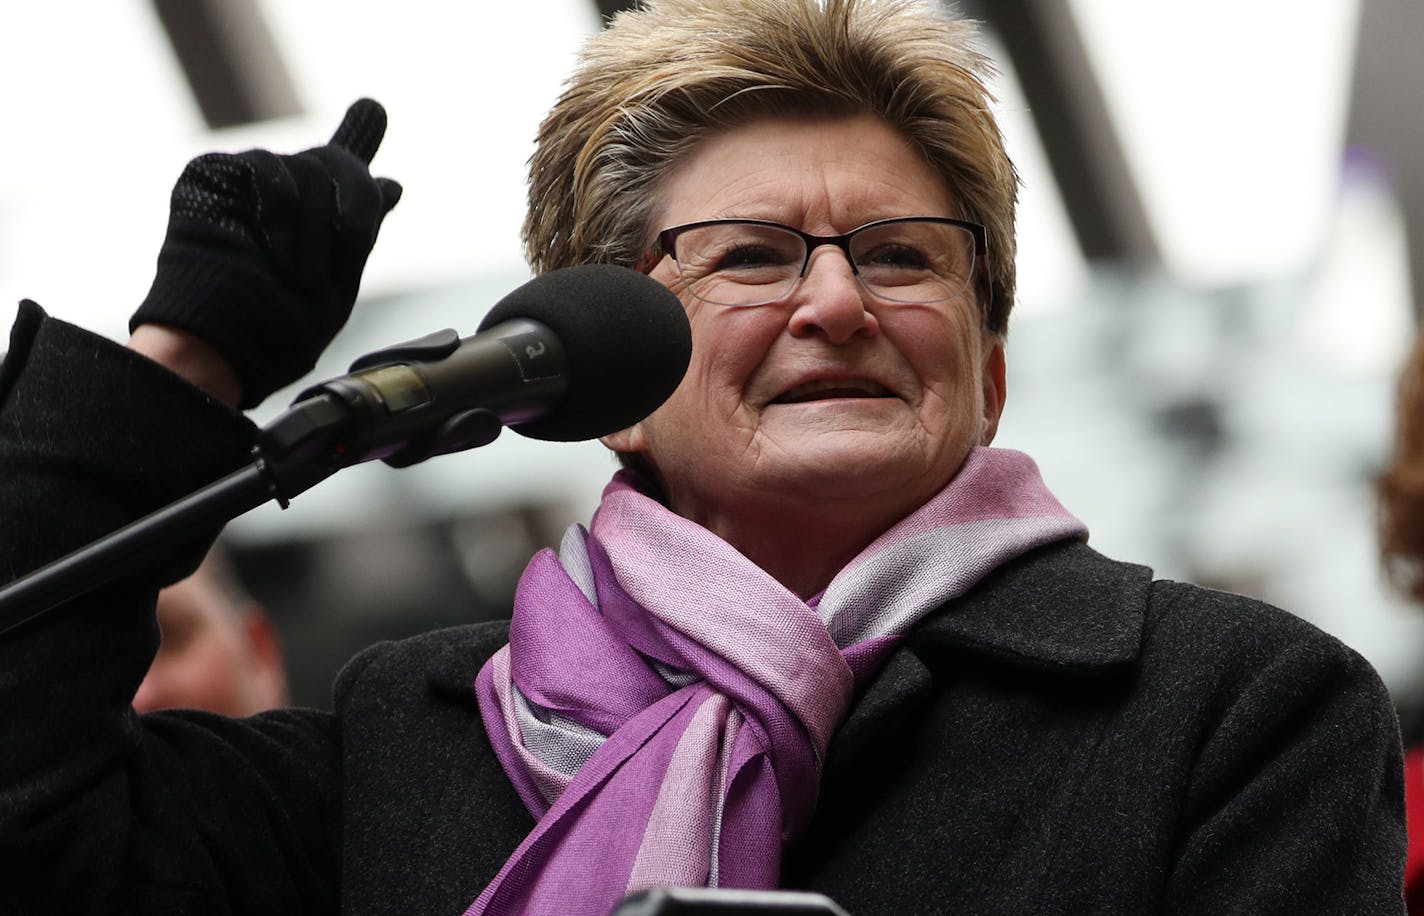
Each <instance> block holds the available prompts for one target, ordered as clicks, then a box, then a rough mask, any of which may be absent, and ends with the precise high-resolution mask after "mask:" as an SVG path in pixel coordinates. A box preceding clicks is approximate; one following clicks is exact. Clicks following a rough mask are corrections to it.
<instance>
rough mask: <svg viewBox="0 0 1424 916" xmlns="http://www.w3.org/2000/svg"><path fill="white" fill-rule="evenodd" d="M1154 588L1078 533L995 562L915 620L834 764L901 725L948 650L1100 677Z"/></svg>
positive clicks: (1137, 636)
mask: <svg viewBox="0 0 1424 916" xmlns="http://www.w3.org/2000/svg"><path fill="white" fill-rule="evenodd" d="M1151 586H1152V572H1151V570H1149V569H1148V568H1147V567H1145V566H1136V565H1132V564H1129V563H1119V562H1115V561H1113V560H1109V559H1107V558H1106V557H1104V556H1102V555H1101V554H1099V553H1098V552H1097V551H1095V550H1093V549H1091V548H1089V547H1088V546H1087V545H1086V544H1084V543H1082V542H1081V541H1063V542H1059V543H1057V544H1052V545H1049V546H1047V547H1044V548H1041V549H1039V550H1036V551H1033V552H1032V553H1029V554H1027V555H1025V556H1023V557H1020V558H1019V559H1017V560H1015V561H1013V562H1012V563H1009V564H1007V565H1005V566H1003V567H1001V568H1000V569H997V570H995V571H994V572H993V573H991V574H990V575H989V576H988V577H987V578H986V579H984V580H983V581H982V582H980V583H979V584H978V585H977V586H975V587H974V588H973V589H971V590H970V591H969V593H968V594H966V595H965V596H964V597H962V598H960V599H958V600H956V601H952V602H950V603H949V604H947V605H946V606H945V607H943V608H941V609H940V610H939V611H937V612H935V613H934V614H932V615H930V616H929V617H928V618H926V619H925V620H924V621H922V622H921V623H920V624H919V626H917V627H916V628H915V629H914V630H913V631H912V632H911V633H910V635H909V636H908V637H907V639H906V640H905V644H904V645H903V646H902V647H901V648H900V649H899V650H898V651H896V652H893V653H891V655H890V658H889V659H888V660H887V662H886V664H885V667H884V668H883V669H882V670H881V671H880V673H879V674H878V675H877V676H876V678H875V679H874V680H873V681H872V682H871V684H870V686H869V687H868V688H867V689H866V690H865V692H864V693H863V694H862V695H861V696H860V697H859V698H858V699H857V701H856V703H855V705H854V706H852V707H851V712H850V716H849V717H848V718H847V719H846V721H845V722H844V723H843V724H842V726H841V728H840V730H839V731H838V732H837V734H836V740H835V742H834V743H833V744H832V746H831V748H832V753H831V759H828V761H827V766H828V767H833V768H834V767H838V766H841V765H844V763H845V760H846V759H847V758H849V757H853V756H854V755H855V754H856V753H857V752H858V751H859V750H860V749H862V748H864V747H866V746H868V745H873V744H874V743H875V742H876V741H877V740H878V739H879V737H880V736H882V735H884V734H886V733H887V732H889V731H893V730H894V729H896V728H898V727H899V726H900V724H901V723H902V722H904V721H905V720H906V718H907V717H912V716H914V715H915V711H916V710H917V709H919V708H920V707H921V705H922V704H923V703H924V702H926V701H927V700H928V697H929V696H930V694H931V692H932V688H933V684H934V679H935V676H934V673H933V670H932V669H933V668H934V667H936V666H938V665H939V664H940V663H939V662H938V661H937V660H936V659H937V657H942V656H943V655H944V654H945V653H946V652H947V651H955V652H969V653H973V654H978V655H981V656H989V657H993V658H997V659H1001V660H1003V661H1004V662H1006V663H1008V664H1019V665H1026V666H1029V667H1032V668H1035V669H1038V670H1048V671H1054V672H1059V673H1062V674H1064V675H1067V676H1070V677H1084V676H1086V677H1101V676H1104V675H1108V674H1110V673H1113V672H1119V671H1122V670H1124V669H1126V668H1128V667H1130V666H1131V665H1132V664H1133V663H1135V662H1136V660H1137V657H1138V655H1139V654H1140V652H1141V646H1142V634H1143V629H1144V620H1145V618H1146V614H1147V604H1148V599H1149V596H1150V591H1151Z"/></svg>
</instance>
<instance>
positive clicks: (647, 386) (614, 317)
mask: <svg viewBox="0 0 1424 916" xmlns="http://www.w3.org/2000/svg"><path fill="white" fill-rule="evenodd" d="M512 318H527V319H530V320H532V321H537V322H539V323H541V324H543V325H545V326H547V327H548V328H549V329H550V330H551V331H553V332H554V336H555V337H557V338H558V339H559V342H560V343H562V344H563V346H564V350H565V353H566V355H567V358H568V390H567V393H566V394H565V395H564V398H563V400H562V401H560V402H559V403H558V404H557V405H555V406H554V408H553V409H552V410H550V411H549V412H548V413H546V414H544V415H543V416H541V417H539V418H538V419H536V420H531V421H529V422H527V423H521V424H519V425H517V426H512V427H510V428H511V429H513V430H514V431H515V432H517V433H519V434H520V435H524V436H528V437H530V438H532V439H547V440H552V441H555V442H575V441H579V440H583V439H595V438H597V437H599V436H602V435H606V434H608V433H611V432H616V431H618V430H620V429H623V428H624V427H627V426H632V425H633V424H634V423H637V422H638V421H639V420H641V419H643V418H644V417H646V416H647V415H648V414H650V413H652V412H653V411H654V410H656V409H657V408H658V407H659V406H660V405H661V404H662V403H663V401H666V400H667V399H668V396H669V395H671V394H672V393H673V391H674V390H675V389H676V388H677V386H678V383H679V382H681V381H682V376H683V374H684V373H686V372H687V365H688V362H689V361H690V360H691V358H692V328H691V326H690V325H689V324H688V322H687V313H686V312H685V311H684V310H683V307H682V303H681V302H680V301H678V298H677V296H675V295H673V293H672V291H671V290H669V289H668V288H667V287H665V286H663V285H662V284H661V283H659V282H658V281H656V280H653V279H652V278H650V277H647V276H645V275H643V274H641V273H638V272H637V271H635V270H631V269H629V268H626V267H616V266H613V265H610V264H587V265H583V266H579V267H565V268H561V269H559V270H553V271H549V272H548V273H545V274H541V275H539V276H537V277H535V278H534V279H533V280H530V281H529V282H528V283H526V284H524V285H523V286H521V287H519V288H518V289H516V290H514V291H513V292H511V293H510V294H509V295H507V296H505V297H504V298H503V299H501V300H500V301H499V302H497V303H495V305H494V307H493V308H492V309H490V311H489V314H487V315H486V316H485V318H484V320H483V321H481V322H480V327H479V330H481V331H483V330H484V329H486V328H489V327H492V326H494V325H496V324H498V323H500V322H501V321H508V320H510V319H512Z"/></svg>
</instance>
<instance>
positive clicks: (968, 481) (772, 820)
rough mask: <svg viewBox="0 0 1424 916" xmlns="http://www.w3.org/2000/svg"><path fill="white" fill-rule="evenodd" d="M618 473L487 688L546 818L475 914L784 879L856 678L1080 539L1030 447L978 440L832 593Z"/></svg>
mask: <svg viewBox="0 0 1424 916" xmlns="http://www.w3.org/2000/svg"><path fill="white" fill-rule="evenodd" d="M641 487H642V484H641V481H640V480H639V478H637V477H635V476H634V475H631V474H630V473H629V472H626V471H623V472H619V474H618V475H617V476H615V477H614V479H613V481H612V482H611V483H610V484H609V485H608V487H607V488H606V489H605V491H604V493H603V498H602V502H601V503H600V505H599V507H598V510H597V512H596V513H595V514H594V517H593V520H592V523H591V525H590V528H589V529H588V530H584V529H583V528H582V527H581V526H577V525H576V526H573V527H571V528H570V529H569V530H568V532H567V533H566V534H565V536H564V539H563V542H562V544H561V545H560V548H559V551H558V553H557V554H555V553H554V552H553V551H550V550H545V551H543V552H541V553H539V554H538V555H536V556H535V557H534V559H533V560H532V561H531V562H530V564H529V567H528V569H527V570H526V571H525V573H524V576H523V577H522V578H521V580H520V583H519V588H518V591H517V593H516V597H515V604H514V614H513V619H512V621H511V624H510V633H509V644H508V645H507V646H505V647H504V648H502V649H501V650H500V651H499V652H497V653H496V654H495V655H494V656H493V657H491V659H490V660H489V661H488V662H487V663H486V664H485V666H484V668H483V669H481V671H480V673H479V676H478V678H477V680H476V690H477V692H478V697H479V704H480V711H481V714H482V716H483V718H484V723H485V728H486V730H487V731H488V733H489V737H490V741H491V744H492V745H493V747H494V750H495V752H496V754H497V755H498V757H499V760H500V762H501V764H502V765H503V767H504V770H505V772H506V773H507V774H508V775H509V778H510V780H511V781H512V782H513V784H514V787H515V789H516V790H517V791H518V793H519V796H520V798H522V799H523V801H524V804H525V805H526V806H527V807H528V808H529V811H530V812H531V813H532V814H533V815H534V817H535V818H536V819H537V821H538V823H537V825H536V826H535V828H534V830H533V831H532V832H531V833H530V834H529V836H528V837H527V838H526V839H525V840H524V842H523V843H522V844H520V846H519V848H518V849H516V850H515V852H514V854H513V855H512V856H510V858H509V861H508V862H506V863H505V865H504V867H503V868H502V869H501V870H500V872H499V874H498V875H497V876H496V877H495V879H494V880H493V881H492V882H491V883H490V885H489V886H488V887H486V888H485V890H484V891H483V892H482V893H481V894H480V896H479V897H478V899H476V900H475V902H474V903H473V904H471V905H470V907H469V909H468V910H467V911H466V913H467V916H474V914H504V913H536V914H542V913H550V914H553V913H559V914H568V913H574V914H577V913H598V914H606V913H608V912H610V911H611V910H612V909H613V908H614V907H615V906H616V905H617V904H618V902H619V901H620V900H621V899H622V898H623V897H624V896H625V895H627V894H629V893H632V892H634V891H638V890H643V889H646V888H650V887H659V886H725V887H740V888H774V887H776V886H777V883H778V877H779V870H780V862H781V849H782V845H783V843H785V842H787V841H789V840H791V839H794V838H795V837H797V836H798V835H800V833H801V832H802V831H803V830H804V829H805V827H806V826H807V824H808V823H809V821H810V818H811V815H812V812H813V810H814V808H815V803H816V795H817V789H818V786H819V782H820V766H821V761H822V760H823V759H824V757H825V754H826V749H827V747H828V746H829V744H830V741H831V737H832V735H834V733H835V730H836V728H837V727H838V726H839V725H840V723H841V722H842V721H843V720H844V719H845V716H846V714H847V712H848V710H849V707H850V704H851V700H852V698H853V697H854V695H855V693H856V690H857V688H858V687H859V686H861V685H863V684H865V683H867V682H868V680H869V679H870V678H871V677H872V676H873V674H874V673H875V672H876V671H877V670H878V669H879V666H880V663H881V662H882V661H883V660H884V658H885V657H886V656H887V655H888V654H889V651H890V650H891V649H893V648H894V646H895V645H896V644H897V643H898V641H899V639H900V638H901V637H902V635H903V634H905V633H906V632H908V630H909V629H910V628H911V627H913V626H914V625H915V623H917V622H918V621H919V620H921V619H922V618H924V617H925V616H926V615H927V614H929V613H930V612H932V611H934V610H935V609H936V608H939V607H941V606H943V605H944V604H945V603H946V602H948V601H951V600H953V599H954V598H956V597H957V596H959V595H962V594H963V593H964V592H966V591H967V590H969V589H970V588H971V587H973V585H974V584H975V583H976V582H978V581H979V580H980V579H981V578H983V577H984V576H985V575H986V574H988V573H989V572H990V571H992V570H993V569H994V568H995V567H997V566H999V565H1000V564H1002V563H1005V562H1007V561H1009V560H1011V559H1013V558H1014V557H1017V556H1019V555H1021V554H1023V553H1025V552H1027V551H1029V550H1031V549H1033V548H1035V547H1038V546H1040V545H1043V544H1047V543H1051V542H1053V541H1058V540H1061V539H1064V538H1085V537H1086V534H1087V532H1086V530H1085V529H1084V527H1083V525H1082V523H1081V522H1079V521H1078V520H1077V519H1076V518H1074V517H1073V516H1072V515H1070V514H1068V512H1066V511H1065V510H1064V509H1063V507H1062V506H1061V505H1060V504H1059V503H1058V501H1057V500H1056V499H1055V498H1054V497H1053V495H1052V494H1051V493H1050V492H1049V491H1048V489H1047V487H1046V486H1045V485H1044V484H1043V481H1042V480H1041V478H1040V477H1039V474H1038V469H1037V467H1036V466H1035V464H1034V462H1033V461H1032V459H1030V458H1029V457H1028V456H1027V455H1024V454H1022V453H1021V452H1015V451H1010V450H1007V449H990V448H976V449H974V450H973V451H972V452H971V453H970V455H969V457H968V458H967V459H966V460H965V463H964V465H963V467H962V468H961V469H960V471H959V473H958V474H957V475H956V476H955V477H954V479H953V480H952V481H951V482H950V483H949V485H948V486H946V487H945V488H944V490H942V491H941V492H940V493H939V494H938V495H936V496H935V497H934V498H933V499H931V500H930V501H929V502H928V503H926V504H925V505H924V506H922V507H921V508H920V509H918V510H917V511H915V512H914V513H912V514H911V515H909V516H908V517H906V518H905V519H903V520H902V521H900V522H899V523H898V524H896V525H895V526H894V527H892V528H891V529H890V530H889V531H886V532H885V533H884V534H883V535H881V536H880V537H879V538H878V539H877V540H876V541H875V542H874V543H872V544H871V545H870V546H869V547H867V548H866V549H865V550H864V551H863V552H861V554H860V555H859V556H857V557H856V558H855V559H854V560H852V561H851V562H850V564H849V565H847V566H846V567H845V568H844V569H843V570H841V571H840V572H839V573H838V574H837V575H836V577H835V578H834V579H833V580H832V581H831V583H830V585H829V586H828V587H827V588H826V590H825V592H823V593H822V595H821V596H820V599H819V601H813V602H811V603H808V602H807V601H804V600H802V599H801V598H799V597H797V596H796V595H795V594H793V593H792V592H790V591H789V590H787V589H786V588H785V587H784V586H782V585H781V584H780V583H778V582H776V581H775V580H774V579H772V578H771V577H770V576H769V575H768V574H767V573H765V572H764V571H762V570H761V569H760V568H758V567H757V566H755V565H754V564H753V563H752V562H751V561H750V560H748V559H747V558H746V557H744V556H742V555H741V554H740V553H738V552H737V551H736V550H735V549H733V548H732V547H731V546H730V545H729V544H727V543H726V542H725V541H722V540H721V539H720V538H718V537H716V536H715V535H713V534H712V533H711V532H709V531H707V530H706V529H705V528H702V527H701V526H699V525H697V524H695V523H693V522H690V521H688V520H687V519H685V518H682V517H681V516H678V515H676V514H674V513H673V512H671V511H669V510H668V509H667V508H666V507H665V506H663V505H662V504H661V503H660V502H658V501H657V499H655V498H654V497H653V496H651V495H649V493H648V492H645V490H644V489H642V488H641Z"/></svg>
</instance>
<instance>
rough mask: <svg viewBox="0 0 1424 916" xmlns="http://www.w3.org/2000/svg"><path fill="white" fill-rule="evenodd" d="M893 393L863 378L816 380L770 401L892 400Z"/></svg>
mask: <svg viewBox="0 0 1424 916" xmlns="http://www.w3.org/2000/svg"><path fill="white" fill-rule="evenodd" d="M894 396H895V393H894V392H892V391H891V390H890V389H888V388H886V387H885V386H884V385H882V384H880V383H879V382H874V381H871V380H870V379H863V378H835V379H829V378H828V379H818V380H816V381H814V382H804V383H802V384H800V385H797V386H795V387H794V388H790V389H788V390H786V391H784V392H782V393H781V394H779V395H777V396H776V397H775V398H773V399H772V401H771V403H773V404H801V403H804V402H806V401H826V400H831V399H834V398H892V397H894Z"/></svg>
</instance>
